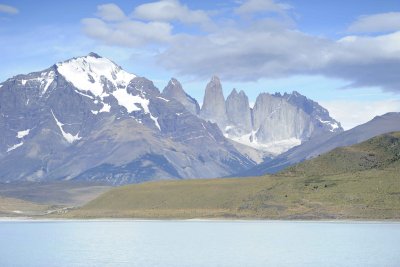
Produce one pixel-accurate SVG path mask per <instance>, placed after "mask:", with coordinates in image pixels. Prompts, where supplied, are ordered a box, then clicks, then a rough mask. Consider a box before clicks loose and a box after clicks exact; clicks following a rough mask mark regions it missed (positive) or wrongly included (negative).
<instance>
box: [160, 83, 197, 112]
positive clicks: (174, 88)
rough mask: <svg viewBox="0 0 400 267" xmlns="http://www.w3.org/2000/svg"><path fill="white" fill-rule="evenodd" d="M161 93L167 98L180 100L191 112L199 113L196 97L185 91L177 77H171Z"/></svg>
mask: <svg viewBox="0 0 400 267" xmlns="http://www.w3.org/2000/svg"><path fill="white" fill-rule="evenodd" d="M162 94H163V95H165V96H166V97H167V98H173V99H175V100H176V101H178V102H180V103H181V104H182V105H183V106H184V107H185V108H186V109H187V110H188V111H190V112H191V113H192V114H195V115H198V114H199V113H200V106H199V103H197V101H196V99H194V98H193V97H191V96H190V95H188V94H186V93H185V91H184V90H183V88H182V85H181V83H180V82H179V81H178V80H177V79H175V78H172V79H171V80H170V81H169V82H168V85H167V86H166V87H165V88H164V90H163V92H162Z"/></svg>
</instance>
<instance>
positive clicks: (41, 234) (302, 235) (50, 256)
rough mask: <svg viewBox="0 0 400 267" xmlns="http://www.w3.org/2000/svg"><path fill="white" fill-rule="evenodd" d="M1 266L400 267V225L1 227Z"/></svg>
mask: <svg viewBox="0 0 400 267" xmlns="http://www.w3.org/2000/svg"><path fill="white" fill-rule="evenodd" d="M0 266H2V267H3V266H58V267H60V266H140V267H153V266H188V267H189V266H190V267H192V266H193V267H196V266H229V267H235V266H240V267H246V266H251V267H257V266H263V267H265V266H285V267H286V266H307V267H313V266H318V267H327V266H334V267H339V266H360V267H368V266H377V267H378V266H379V267H385V266H390V267H398V266H400V223H370V222H368V223H360V222H357V223H349V222H339V223H337V222H335V223H333V222H291V221H289V222H287V221H2V222H0Z"/></svg>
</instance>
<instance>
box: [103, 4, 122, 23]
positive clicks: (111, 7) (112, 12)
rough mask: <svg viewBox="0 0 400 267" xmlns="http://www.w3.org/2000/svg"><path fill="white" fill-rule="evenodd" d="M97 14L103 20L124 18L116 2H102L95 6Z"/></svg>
mask: <svg viewBox="0 0 400 267" xmlns="http://www.w3.org/2000/svg"><path fill="white" fill-rule="evenodd" d="M97 16H99V17H100V18H101V19H103V20H104V21H121V20H125V19H126V16H125V13H124V12H123V11H122V10H121V9H120V8H119V6H117V5H116V4H104V5H99V6H98V7H97Z"/></svg>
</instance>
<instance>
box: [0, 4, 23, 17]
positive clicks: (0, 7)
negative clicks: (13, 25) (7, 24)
mask: <svg viewBox="0 0 400 267" xmlns="http://www.w3.org/2000/svg"><path fill="white" fill-rule="evenodd" d="M0 13H6V14H10V15H15V14H18V13H19V10H18V9H17V8H16V7H13V6H9V5H4V4H0Z"/></svg>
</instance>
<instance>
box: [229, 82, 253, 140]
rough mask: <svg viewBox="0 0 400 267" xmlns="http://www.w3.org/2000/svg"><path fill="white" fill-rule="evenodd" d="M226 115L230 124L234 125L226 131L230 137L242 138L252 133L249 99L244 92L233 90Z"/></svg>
mask: <svg viewBox="0 0 400 267" xmlns="http://www.w3.org/2000/svg"><path fill="white" fill-rule="evenodd" d="M226 114H227V117H228V121H229V124H233V125H234V127H232V128H227V129H224V130H225V132H226V133H228V134H229V135H233V136H240V135H243V134H246V133H249V132H251V131H252V121H251V110H250V105H249V99H248V97H247V95H246V94H245V93H244V92H243V91H240V92H239V93H238V92H237V91H236V89H233V90H232V92H231V93H230V95H229V96H228V97H227V99H226Z"/></svg>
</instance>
